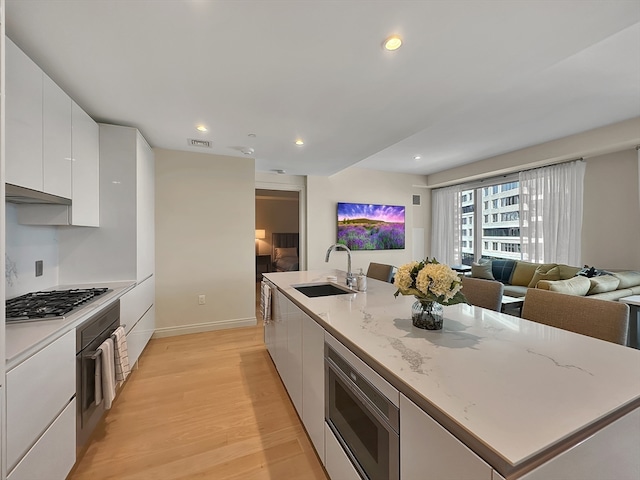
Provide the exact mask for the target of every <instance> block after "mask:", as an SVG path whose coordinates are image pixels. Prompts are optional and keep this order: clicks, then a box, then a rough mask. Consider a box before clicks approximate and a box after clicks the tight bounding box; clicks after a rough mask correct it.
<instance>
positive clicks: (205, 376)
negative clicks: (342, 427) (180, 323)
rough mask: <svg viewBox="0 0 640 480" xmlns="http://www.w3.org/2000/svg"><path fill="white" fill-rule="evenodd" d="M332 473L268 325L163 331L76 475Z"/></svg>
mask: <svg viewBox="0 0 640 480" xmlns="http://www.w3.org/2000/svg"><path fill="white" fill-rule="evenodd" d="M106 479H118V480H146V479H149V480H151V479H153V480H174V479H207V480H218V479H237V480H240V479H273V480H275V479H278V480H280V479H286V480H293V479H304V480H307V479H309V480H315V479H321V480H326V479H328V477H327V476H326V473H325V472H324V470H323V468H322V465H321V463H320V461H319V459H318V457H317V456H316V454H315V452H314V450H313V447H312V445H311V442H310V441H309V438H308V437H307V435H306V433H305V431H304V428H303V427H302V424H301V422H300V420H299V418H298V416H297V415H296V412H295V409H294V407H293V405H292V403H291V401H290V399H289V397H288V396H287V393H286V391H285V389H284V387H283V385H282V383H281V381H280V379H279V377H278V374H277V373H276V370H275V367H274V365H273V363H272V361H271V359H270V357H269V354H268V353H267V351H266V349H265V346H264V341H263V334H262V327H261V325H259V326H258V327H247V328H237V329H230V330H220V331H215V332H207V333H199V334H192V335H183V336H178V337H170V338H161V339H153V340H151V341H150V343H149V345H148V346H147V348H146V350H145V351H144V353H143V354H142V356H141V358H140V361H139V368H138V370H136V371H134V372H133V373H132V376H131V377H130V378H129V379H128V380H127V382H126V383H125V385H124V387H123V388H122V390H121V391H120V393H119V394H118V397H117V398H116V400H115V402H114V405H113V407H112V408H111V410H110V411H109V412H108V413H107V415H106V417H105V420H104V422H103V424H102V425H101V426H100V427H99V428H98V429H97V430H96V432H95V434H94V436H93V438H92V440H91V443H90V444H89V447H88V449H87V450H86V453H85V454H84V456H83V457H82V459H81V460H80V461H79V462H78V463H77V464H76V466H75V467H74V470H73V471H72V472H71V473H70V475H69V477H68V480H106Z"/></svg>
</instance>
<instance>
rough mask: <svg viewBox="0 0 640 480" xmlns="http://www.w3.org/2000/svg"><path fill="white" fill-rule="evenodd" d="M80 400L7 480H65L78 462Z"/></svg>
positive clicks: (48, 430)
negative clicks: (77, 420)
mask: <svg viewBox="0 0 640 480" xmlns="http://www.w3.org/2000/svg"><path fill="white" fill-rule="evenodd" d="M75 437H76V400H75V398H74V399H73V400H72V401H71V402H69V404H68V405H67V407H66V408H65V409H64V410H63V411H62V413H61V414H60V415H59V416H58V418H56V420H55V421H54V422H53V423H52V424H51V426H50V427H49V428H48V429H47V430H46V431H45V432H44V434H43V435H42V437H40V439H39V440H38V441H37V443H36V444H35V445H34V446H33V448H31V450H29V452H28V453H27V454H26V455H25V456H24V458H23V459H22V460H20V463H18V465H16V467H15V468H14V469H13V471H12V472H11V473H10V474H9V475H8V476H7V480H64V479H65V478H67V474H68V473H69V472H70V471H71V469H72V468H73V464H74V463H75V462H76V442H75Z"/></svg>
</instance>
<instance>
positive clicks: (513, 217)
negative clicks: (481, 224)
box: [500, 210, 520, 222]
mask: <svg viewBox="0 0 640 480" xmlns="http://www.w3.org/2000/svg"><path fill="white" fill-rule="evenodd" d="M500 220H501V221H503V222H513V221H517V220H520V211H519V210H516V211H515V212H506V213H501V214H500Z"/></svg>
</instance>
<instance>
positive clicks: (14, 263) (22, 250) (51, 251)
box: [5, 203, 58, 298]
mask: <svg viewBox="0 0 640 480" xmlns="http://www.w3.org/2000/svg"><path fill="white" fill-rule="evenodd" d="M5 253H6V255H5V258H6V265H5V280H6V288H5V292H6V296H7V298H13V297H16V296H18V295H24V294H25V293H29V292H35V291H38V290H44V289H46V288H51V287H55V286H57V285H58V231H57V229H56V227H37V226H27V225H20V224H18V220H17V206H16V205H14V204H12V203H7V204H6V250H5ZM36 260H42V261H43V272H42V273H43V274H42V276H40V277H36V268H35V262H36Z"/></svg>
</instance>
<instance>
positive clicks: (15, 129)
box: [5, 38, 43, 192]
mask: <svg viewBox="0 0 640 480" xmlns="http://www.w3.org/2000/svg"><path fill="white" fill-rule="evenodd" d="M5 45H6V46H5V48H6V63H5V65H6V73H5V75H6V89H5V97H6V107H5V119H6V131H5V138H6V147H5V148H6V151H5V158H6V167H5V168H6V182H7V183H12V184H14V185H20V186H22V187H26V188H31V189H33V190H37V191H39V192H41V191H42V189H43V184H42V174H43V172H42V77H43V73H42V70H40V68H39V67H38V66H37V65H36V64H35V63H33V62H32V61H31V59H30V58H29V57H27V56H26V55H25V54H24V53H23V52H22V50H20V49H19V48H18V47H17V46H16V44H14V43H13V42H12V41H11V40H9V39H8V38H7V39H6V44H5Z"/></svg>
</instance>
